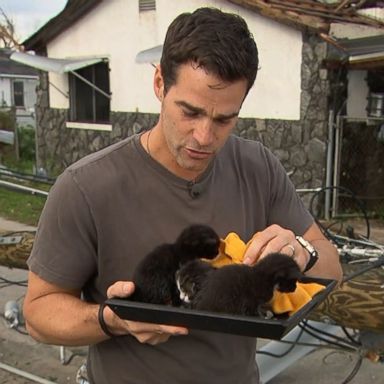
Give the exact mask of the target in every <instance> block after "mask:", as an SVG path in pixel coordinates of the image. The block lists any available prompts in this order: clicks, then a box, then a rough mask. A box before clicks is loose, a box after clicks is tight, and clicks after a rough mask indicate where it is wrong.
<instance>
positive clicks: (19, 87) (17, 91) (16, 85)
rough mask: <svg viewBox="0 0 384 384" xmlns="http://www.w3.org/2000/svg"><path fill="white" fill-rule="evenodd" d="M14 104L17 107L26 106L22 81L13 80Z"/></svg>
mask: <svg viewBox="0 0 384 384" xmlns="http://www.w3.org/2000/svg"><path fill="white" fill-rule="evenodd" d="M13 104H14V106H15V107H24V83H23V82H22V81H14V82H13Z"/></svg>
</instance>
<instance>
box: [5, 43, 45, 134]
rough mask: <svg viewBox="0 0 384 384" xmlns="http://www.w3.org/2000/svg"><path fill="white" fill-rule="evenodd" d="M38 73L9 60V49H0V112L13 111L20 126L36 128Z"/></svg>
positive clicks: (33, 69)
mask: <svg viewBox="0 0 384 384" xmlns="http://www.w3.org/2000/svg"><path fill="white" fill-rule="evenodd" d="M38 82H39V76H38V71H37V70H36V69H35V68H32V67H30V66H27V65H24V64H20V63H18V62H15V61H12V60H10V59H9V52H7V49H5V48H3V49H0V110H2V111H6V110H12V111H14V113H15V118H16V123H17V124H18V125H23V126H26V125H31V126H33V127H34V126H35V103H36V86H37V84H38Z"/></svg>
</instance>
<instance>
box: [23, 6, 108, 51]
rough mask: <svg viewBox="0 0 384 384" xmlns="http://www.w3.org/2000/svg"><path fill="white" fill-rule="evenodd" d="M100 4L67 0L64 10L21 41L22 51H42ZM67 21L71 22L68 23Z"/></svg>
mask: <svg viewBox="0 0 384 384" xmlns="http://www.w3.org/2000/svg"><path fill="white" fill-rule="evenodd" d="M101 2H102V0H83V1H76V0H68V2H67V4H66V6H65V8H64V9H63V10H62V11H61V12H60V13H59V14H57V15H56V16H55V17H53V18H52V19H50V20H49V21H48V22H47V23H46V24H44V25H43V26H42V27H41V28H40V29H39V30H37V31H36V32H35V33H34V34H33V35H31V36H30V37H28V38H27V39H26V40H24V41H23V43H22V45H23V46H24V49H25V50H27V51H29V50H34V51H37V52H40V51H42V50H44V49H45V48H46V46H47V44H48V43H49V42H50V41H51V40H53V39H54V38H55V37H56V36H58V35H59V34H60V33H62V32H63V31H64V30H66V29H67V28H69V27H70V26H71V25H72V24H74V23H75V22H76V21H78V20H79V19H81V18H82V17H83V16H84V15H85V14H87V13H88V12H89V11H90V10H91V9H92V8H95V7H96V6H97V5H99V4H100V3H101ZM79 3H80V4H79ZM63 20H64V22H63ZM68 20H71V21H70V22H68Z"/></svg>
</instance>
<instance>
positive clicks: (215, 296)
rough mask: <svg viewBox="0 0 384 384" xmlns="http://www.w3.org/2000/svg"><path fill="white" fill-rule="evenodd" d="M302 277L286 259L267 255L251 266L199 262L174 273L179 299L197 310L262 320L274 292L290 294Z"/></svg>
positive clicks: (278, 255) (277, 255)
mask: <svg viewBox="0 0 384 384" xmlns="http://www.w3.org/2000/svg"><path fill="white" fill-rule="evenodd" d="M301 276H302V274H301V272H300V269H299V266H298V265H297V263H296V262H295V261H294V260H293V259H292V258H291V257H289V256H287V255H284V254H281V253H271V254H270V255H267V256H266V257H264V258H263V259H262V260H260V261H259V262H258V263H257V264H255V265H254V266H248V265H244V264H231V265H226V266H223V267H221V268H214V267H212V266H210V265H209V264H208V263H206V262H204V261H201V260H192V261H189V262H187V263H186V264H184V265H183V266H182V267H181V268H180V269H179V270H178V271H177V273H176V280H177V285H178V287H179V289H180V292H181V293H180V298H181V299H182V300H183V301H184V303H189V306H190V307H191V308H194V309H198V310H208V311H214V312H222V313H230V314H235V315H245V316H262V317H265V316H266V313H267V311H268V307H267V306H266V304H267V303H268V302H269V301H270V300H271V299H272V296H273V292H274V290H275V289H277V290H279V291H281V292H293V291H294V290H295V289H296V282H297V281H298V279H299V278H300V277H301Z"/></svg>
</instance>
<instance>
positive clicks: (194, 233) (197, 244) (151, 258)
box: [129, 224, 220, 306]
mask: <svg viewBox="0 0 384 384" xmlns="http://www.w3.org/2000/svg"><path fill="white" fill-rule="evenodd" d="M219 245H220V238H219V236H218V235H217V234H216V232H215V231H214V230H213V229H212V228H210V227H208V226H206V225H200V224H195V225H191V226H189V227H187V228H186V229H184V230H183V231H182V232H181V234H180V235H179V237H178V238H177V239H176V242H175V243H170V244H162V245H160V246H158V247H156V248H155V249H154V250H153V251H152V252H150V253H149V254H148V255H147V256H146V257H145V258H144V259H143V260H142V261H141V262H140V263H139V264H138V266H137V268H136V270H135V272H134V275H133V282H134V283H135V291H134V293H133V295H131V296H130V297H129V299H130V300H134V301H141V302H145V303H152V304H171V305H175V306H179V305H180V304H181V300H180V297H179V296H180V294H179V290H178V289H177V286H176V280H175V274H176V271H177V270H178V269H179V268H180V267H181V266H182V265H183V264H185V263H186V262H188V261H190V260H193V259H197V258H206V259H213V258H214V257H216V255H217V254H218V252H219Z"/></svg>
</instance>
